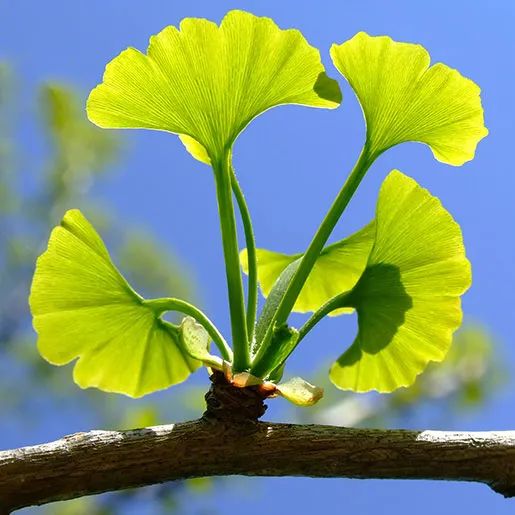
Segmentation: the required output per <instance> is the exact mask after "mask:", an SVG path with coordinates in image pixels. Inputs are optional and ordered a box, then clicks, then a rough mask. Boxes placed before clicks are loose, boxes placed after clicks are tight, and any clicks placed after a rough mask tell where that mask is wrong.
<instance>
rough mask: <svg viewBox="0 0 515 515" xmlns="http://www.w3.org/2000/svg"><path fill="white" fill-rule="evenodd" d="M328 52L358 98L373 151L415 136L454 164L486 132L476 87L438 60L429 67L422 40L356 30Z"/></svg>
mask: <svg viewBox="0 0 515 515" xmlns="http://www.w3.org/2000/svg"><path fill="white" fill-rule="evenodd" d="M331 57H332V59H333V62H334V64H335V66H336V68H338V70H339V71H340V72H341V73H342V75H343V76H344V77H345V78H346V79H347V80H348V81H349V83H350V85H351V86H352V88H353V89H354V91H355V92H356V95H357V96H358V98H359V101H360V103H361V107H362V108H363V113H364V115H365V120H366V124H367V139H368V143H369V146H370V150H371V152H372V153H373V154H378V153H381V152H383V151H384V150H386V149H388V148H390V147H392V146H394V145H397V144H398V143H402V142H405V141H417V142H420V143H425V144H426V145H428V146H429V147H431V150H432V151H433V154H434V156H435V158H436V159H438V160H439V161H442V162H444V163H448V164H450V165H455V166H458V165H462V164H463V163H465V162H466V161H470V160H471V159H473V157H474V153H475V150H476V146H477V144H478V143H479V141H480V140H481V139H483V138H484V137H485V136H486V135H487V134H488V131H487V129H486V128H485V126H484V122H483V109H482V107H481V99H480V96H479V93H480V89H479V87H478V86H477V85H476V84H474V82H472V81H471V80H469V79H467V78H465V77H463V76H462V75H460V74H459V73H458V72H457V71H456V70H454V69H452V68H449V67H448V66H446V65H444V64H442V63H437V64H434V65H433V66H431V67H429V63H430V57H429V54H428V53H427V51H426V50H425V49H424V48H423V47H422V46H420V45H413V44H410V43H399V42H397V41H393V40H392V39H390V38H389V37H387V36H377V37H372V36H369V35H368V34H366V33H364V32H360V33H358V34H356V35H355V36H354V37H353V38H352V39H350V40H349V41H347V42H345V43H343V44H341V45H333V46H332V48H331Z"/></svg>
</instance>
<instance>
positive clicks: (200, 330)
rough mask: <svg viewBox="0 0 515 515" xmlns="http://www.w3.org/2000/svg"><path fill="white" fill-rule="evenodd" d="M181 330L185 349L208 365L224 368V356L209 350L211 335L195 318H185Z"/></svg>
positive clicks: (219, 368)
mask: <svg viewBox="0 0 515 515" xmlns="http://www.w3.org/2000/svg"><path fill="white" fill-rule="evenodd" d="M179 331H180V335H181V340H182V343H183V345H184V350H185V351H186V352H187V353H188V354H189V355H190V356H191V357H192V358H194V359H196V360H198V361H201V362H202V363H203V364H204V365H206V366H208V367H212V368H216V369H218V370H221V369H222V363H223V360H222V358H219V357H218V356H214V355H213V354H211V353H210V352H209V344H210V343H211V337H210V336H209V334H208V332H207V331H206V330H205V329H204V327H203V326H201V325H200V324H199V323H198V322H197V321H196V320H195V319H194V318H192V317H190V316H188V317H185V318H183V320H182V322H181V326H180V329H179Z"/></svg>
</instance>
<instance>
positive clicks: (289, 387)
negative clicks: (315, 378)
mask: <svg viewBox="0 0 515 515" xmlns="http://www.w3.org/2000/svg"><path fill="white" fill-rule="evenodd" d="M277 393H278V394H279V395H281V396H283V397H284V398H285V399H287V400H289V401H290V402H292V403H293V404H296V405H297V406H313V404H316V403H317V402H318V401H319V400H320V399H321V398H322V397H323V395H324V390H323V389H322V388H319V387H318V386H313V385H312V384H310V383H308V382H307V381H305V380H304V379H302V377H292V378H291V379H289V380H288V381H286V382H285V383H280V384H278V385H277Z"/></svg>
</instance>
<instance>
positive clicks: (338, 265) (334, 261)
mask: <svg viewBox="0 0 515 515" xmlns="http://www.w3.org/2000/svg"><path fill="white" fill-rule="evenodd" d="M374 235H375V227H374V224H373V222H372V223H370V224H368V225H367V226H365V227H364V228H363V229H361V230H360V231H357V232H356V233H354V234H353V235H352V236H349V237H348V238H345V239H343V240H341V241H339V242H337V243H333V244H332V245H329V246H327V247H326V248H325V249H324V250H323V251H322V252H321V253H320V256H319V257H318V259H317V261H316V263H315V265H314V266H313V269H312V271H311V273H310V274H309V277H308V279H307V281H306V283H305V284H304V287H303V288H302V291H301V293H300V295H299V297H298V299H297V301H296V302H295V306H294V307H293V311H296V312H299V313H305V312H308V311H316V310H317V309H318V308H320V307H321V306H323V305H324V304H325V303H326V302H327V301H328V300H330V299H332V298H333V297H335V296H336V295H338V294H340V293H342V292H346V291H348V290H350V289H352V287H353V286H354V285H355V284H356V282H357V281H358V279H359V278H360V277H361V274H362V273H363V271H364V270H365V267H366V265H367V261H368V255H369V254H370V250H371V249H372V244H373V243H374ZM256 255H257V262H258V280H259V285H260V287H261V292H262V293H263V295H264V296H265V297H268V294H269V293H270V291H271V289H272V287H273V286H274V284H275V282H276V281H277V279H278V277H279V276H280V275H281V273H282V272H283V271H284V269H285V268H286V267H287V266H288V265H290V264H291V263H293V262H295V261H297V260H298V259H300V258H301V257H302V254H281V253H279V252H272V251H270V250H265V249H257V251H256ZM240 261H241V265H242V268H243V271H244V272H245V273H248V261H247V250H246V249H244V250H243V251H242V252H241V253H240ZM348 311H352V308H350V309H349V308H343V309H339V310H335V311H333V312H332V313H331V315H338V314H341V313H343V312H348Z"/></svg>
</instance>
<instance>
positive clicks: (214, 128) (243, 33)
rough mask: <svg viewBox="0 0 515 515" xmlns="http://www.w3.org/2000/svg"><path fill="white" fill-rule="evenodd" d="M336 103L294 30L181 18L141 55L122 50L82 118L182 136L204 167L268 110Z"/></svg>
mask: <svg viewBox="0 0 515 515" xmlns="http://www.w3.org/2000/svg"><path fill="white" fill-rule="evenodd" d="M340 101H341V93H340V90H339V87H338V85H337V83H336V82H335V81H333V80H331V79H329V78H328V77H327V76H326V75H325V72H324V67H323V66H322V63H321V61H320V54H319V52H318V50H316V49H315V48H313V47H312V46H310V45H309V44H308V43H307V42H306V40H305V39H304V37H303V36H302V34H301V33H300V32H299V31H298V30H281V29H279V27H277V25H276V24H275V23H274V22H273V21H272V20H270V19H269V18H260V17H257V16H254V15H252V14H250V13H246V12H243V11H230V12H229V13H228V14H227V15H226V16H225V17H224V19H223V21H222V23H221V24H220V26H217V25H216V24H215V23H213V22H211V21H208V20H205V19H197V18H186V19H184V20H182V22H181V24H180V29H179V30H178V29H177V28H175V27H173V26H169V27H166V28H165V29H163V30H162V31H161V32H160V33H159V34H157V35H156V36H153V37H152V38H151V39H150V45H149V47H148V50H147V54H143V53H141V52H139V51H138V50H136V49H134V48H128V49H127V50H125V51H123V52H122V53H121V54H120V55H119V56H118V57H116V58H115V59H113V61H111V62H110V63H109V64H108V65H107V67H106V71H105V74H104V79H103V83H102V84H100V85H99V86H97V87H96V88H95V89H94V90H93V91H92V92H91V94H90V97H89V99H88V105H87V111H88V116H89V118H90V120H91V121H93V122H94V123H96V124H97V125H99V126H101V127H106V128H146V129H156V130H164V131H169V132H172V133H176V134H181V135H184V137H183V141H184V142H185V144H186V147H187V148H188V150H190V151H192V150H193V152H192V154H193V155H194V157H196V158H197V159H199V160H201V161H203V162H207V161H208V158H209V160H210V161H216V160H219V159H221V157H222V156H223V155H224V153H225V152H226V151H227V149H228V148H230V147H231V146H232V144H233V142H234V140H235V139H236V137H237V136H238V134H239V133H240V132H241V131H242V130H243V129H244V128H245V126H246V125H247V124H248V123H249V122H250V121H251V120H252V119H253V118H255V117H256V116H258V115H259V114H261V113H263V112H264V111H266V110H267V109H270V108H272V107H274V106H277V105H281V104H301V105H306V106H312V107H322V108H334V107H337V106H338V105H339V103H340ZM188 138H191V139H193V140H195V142H196V143H197V144H198V145H192V142H191V139H188ZM199 145H200V146H199Z"/></svg>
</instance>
